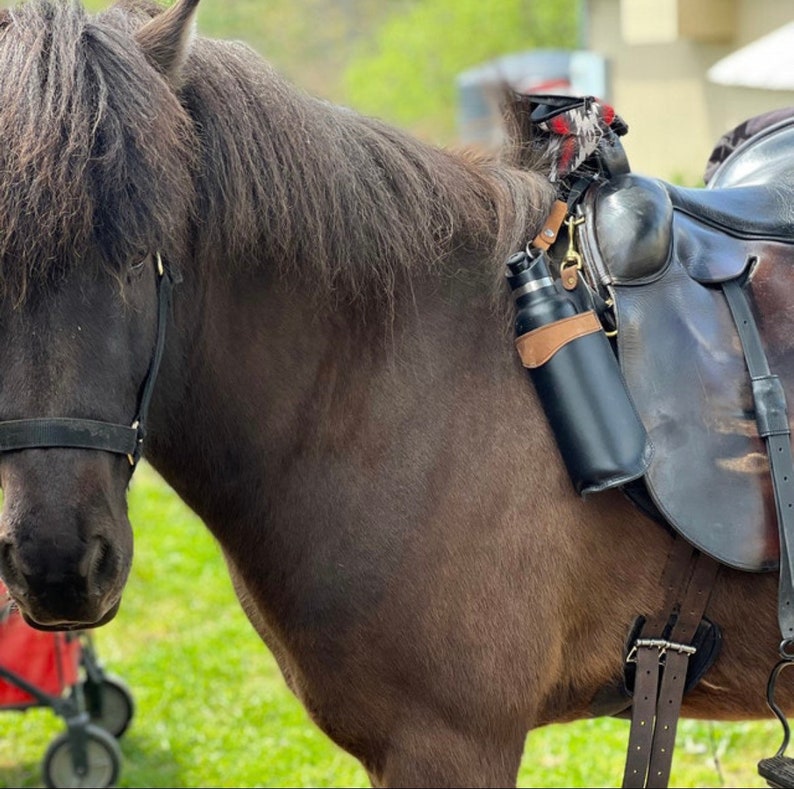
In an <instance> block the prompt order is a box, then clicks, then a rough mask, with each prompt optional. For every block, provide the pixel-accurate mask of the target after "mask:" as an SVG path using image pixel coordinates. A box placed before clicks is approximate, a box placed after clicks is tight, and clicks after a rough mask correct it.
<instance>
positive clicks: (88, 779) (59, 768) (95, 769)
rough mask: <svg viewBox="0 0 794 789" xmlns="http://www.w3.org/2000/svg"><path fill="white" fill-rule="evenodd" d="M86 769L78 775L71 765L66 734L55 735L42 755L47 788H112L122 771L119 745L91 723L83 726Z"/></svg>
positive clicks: (71, 753) (71, 754)
mask: <svg viewBox="0 0 794 789" xmlns="http://www.w3.org/2000/svg"><path fill="white" fill-rule="evenodd" d="M85 750H86V754H85V755H86V763H87V769H86V771H85V773H84V774H82V775H81V774H80V773H78V771H77V769H76V768H75V765H74V759H73V757H74V753H73V748H72V741H71V739H70V737H69V733H68V732H64V733H63V734H60V735H58V736H57V737H56V738H55V739H54V740H53V741H52V742H51V743H50V747H49V748H47V753H46V754H45V755H44V783H45V785H46V786H49V787H54V788H57V787H97V789H105V787H108V786H113V785H114V784H115V783H116V781H117V780H118V777H119V772H120V771H121V751H120V750H119V746H118V743H117V742H116V740H115V739H113V737H111V736H110V735H109V734H108V733H107V732H106V731H105V730H104V729H100V728H99V727H98V726H94V725H92V724H90V723H88V724H86V727H85Z"/></svg>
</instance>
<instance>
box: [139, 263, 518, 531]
mask: <svg viewBox="0 0 794 789" xmlns="http://www.w3.org/2000/svg"><path fill="white" fill-rule="evenodd" d="M185 286H186V288H188V289H189V288H190V287H191V284H190V283H189V282H186V283H185ZM411 289H412V290H413V293H412V295H411V297H410V298H404V297H401V296H398V297H397V298H396V300H395V303H394V314H391V311H390V308H388V307H386V308H384V310H383V314H380V315H377V314H376V313H373V314H371V315H368V316H367V317H366V320H365V319H363V318H362V315H361V314H360V312H358V311H357V310H356V309H350V308H349V307H334V306H333V305H327V306H326V307H325V308H324V307H323V306H322V305H318V303H317V301H316V300H313V299H311V298H309V297H308V296H307V295H306V291H305V290H304V289H302V288H296V287H293V286H291V285H290V284H289V283H286V282H284V281H283V280H279V279H276V278H272V279H270V280H268V279H267V277H265V276H264V275H262V276H261V277H257V276H255V275H253V274H252V275H250V277H249V278H247V279H240V278H238V279H228V278H224V279H218V280H217V282H216V284H215V285H213V286H212V287H211V288H210V289H208V290H207V291H206V292H205V293H204V294H203V296H202V297H201V298H194V294H190V293H189V292H185V293H183V294H181V298H182V305H181V306H182V310H181V311H180V313H178V314H180V315H181V316H182V317H181V321H182V324H183V325H182V326H178V327H177V332H178V335H179V336H178V338H175V340H174V342H175V346H174V348H173V350H172V353H171V354H170V355H169V359H168V360H167V364H166V367H165V370H164V380H162V381H161V382H160V383H159V384H158V386H161V387H162V388H163V389H164V390H165V391H164V392H162V395H161V397H158V399H157V402H155V404H154V406H153V424H152V441H151V458H152V460H153V462H154V464H155V466H156V467H158V469H159V470H160V471H161V472H162V473H163V474H164V476H166V478H167V479H168V480H169V481H170V482H171V484H172V485H174V487H175V488H176V489H177V490H178V491H179V492H180V494H181V495H182V496H183V497H184V498H185V499H186V500H187V501H188V503H189V504H190V505H191V506H192V507H193V508H194V509H195V510H196V511H197V512H199V514H200V515H201V516H202V517H204V518H205V520H207V522H208V523H210V524H212V522H213V521H214V520H220V519H222V518H227V517H228V516H229V514H230V506H231V505H230V503H231V502H235V506H237V507H240V503H241V502H243V503H244V504H245V505H246V506H248V505H250V506H251V507H253V508H255V507H258V506H263V502H264V500H265V499H264V497H263V498H259V499H258V500H257V501H254V500H253V499H252V497H251V492H252V491H261V490H262V488H263V485H264V486H266V487H267V486H268V485H276V486H277V485H278V480H277V479H275V477H276V476H277V474H279V473H280V471H281V470H283V469H287V468H292V467H294V466H295V464H299V463H303V462H306V460H307V457H308V456H311V455H312V453H315V454H316V455H318V456H319V455H320V454H322V453H323V452H331V453H333V452H335V451H337V450H338V451H339V452H342V453H344V452H349V453H357V452H361V451H362V447H363V446H364V445H367V444H372V443H373V442H377V436H376V430H375V429H374V426H375V425H376V423H378V422H379V421H380V423H381V424H385V423H386V422H388V421H389V420H390V419H391V418H392V415H393V414H394V413H395V409H403V410H404V412H405V414H406V415H409V414H411V412H412V411H413V410H414V409H416V408H417V403H424V404H425V406H428V405H429V403H428V401H429V400H433V401H435V407H437V408H439V409H444V408H449V409H453V408H454V402H455V397H454V394H453V393H454V391H455V390H456V389H457V388H458V387H459V386H460V385H461V382H462V381H468V382H471V379H472V372H473V371H475V372H476V371H477V370H482V372H483V376H484V377H487V378H490V379H494V380H498V379H499V378H500V377H502V378H507V377H512V376H513V375H515V369H514V366H513V359H512V353H511V352H512V349H511V348H510V344H509V342H505V335H506V332H505V327H504V324H503V323H502V321H501V320H500V318H499V317H498V315H497V312H498V310H496V309H495V308H494V307H493V305H492V304H491V303H490V299H489V297H488V296H487V295H486V294H483V293H482V288H481V287H480V286H479V283H477V282H474V283H472V282H469V281H468V280H467V277H466V274H465V271H464V273H463V274H460V273H459V274H458V275H457V276H456V277H449V278H447V279H446V280H444V281H442V280H440V279H435V278H428V279H426V280H425V281H417V282H415V283H413V284H412V288H411ZM191 304H193V305H196V307H195V309H196V313H195V314H192V315H191V316H190V317H189V319H187V320H186V315H185V309H186V308H187V305H191ZM199 313H200V314H199ZM188 324H190V325H191V326H192V328H187V329H186V326H187V325H188ZM177 343H178V345H179V347H176V344H177ZM184 359H187V360H188V364H187V365H185V364H184V363H183V361H182V360H184ZM177 360H178V361H177ZM519 380H520V376H519ZM520 385H521V386H524V381H523V380H520ZM158 406H159V407H158ZM308 462H309V463H310V462H312V461H311V460H309V461H308ZM307 467H308V466H307ZM240 514H241V517H249V515H250V513H246V515H243V514H242V513H240Z"/></svg>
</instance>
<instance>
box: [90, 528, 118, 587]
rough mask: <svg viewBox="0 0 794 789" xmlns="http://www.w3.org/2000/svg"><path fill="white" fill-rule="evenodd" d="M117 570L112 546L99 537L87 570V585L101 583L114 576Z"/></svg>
mask: <svg viewBox="0 0 794 789" xmlns="http://www.w3.org/2000/svg"><path fill="white" fill-rule="evenodd" d="M117 570H118V561H117V559H116V554H115V552H114V550H113V548H112V547H111V545H110V543H109V542H108V541H107V540H105V539H102V538H99V539H98V541H97V544H96V546H95V548H94V551H93V555H92V557H91V564H90V567H89V570H88V582H89V585H91V584H92V583H93V584H97V585H99V586H101V585H103V584H104V583H106V582H107V581H109V580H112V579H113V578H114V577H115V576H116V572H117Z"/></svg>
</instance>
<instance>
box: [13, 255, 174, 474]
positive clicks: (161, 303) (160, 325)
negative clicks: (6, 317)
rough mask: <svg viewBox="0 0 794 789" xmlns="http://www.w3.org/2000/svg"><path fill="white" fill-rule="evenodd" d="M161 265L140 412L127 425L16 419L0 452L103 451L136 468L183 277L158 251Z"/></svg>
mask: <svg viewBox="0 0 794 789" xmlns="http://www.w3.org/2000/svg"><path fill="white" fill-rule="evenodd" d="M155 260H156V264H157V340H156V342H155V346H154V353H153V355H152V359H151V362H150V363H149V369H148V371H147V373H146V378H145V379H144V383H143V390H142V392H141V399H140V402H139V404H138V410H137V412H136V415H135V419H133V421H132V423H131V424H130V426H129V427H128V426H127V425H120V424H115V423H113V422H100V421H96V420H93V419H72V418H69V417H49V418H42V419H13V420H8V421H5V422H0V453H2V452H13V451H15V450H20V449H46V448H53V447H61V448H69V449H99V450H103V451H105V452H113V453H116V454H119V455H126V456H127V458H128V460H129V462H130V465H131V466H132V467H133V469H134V468H135V466H136V465H137V463H138V461H139V460H140V459H141V455H142V454H143V440H144V437H145V435H146V430H145V425H146V417H147V415H148V412H149V403H150V402H151V399H152V393H153V392H154V384H155V381H156V380H157V373H158V371H159V369H160V362H161V361H162V358H163V350H164V349H165V335H166V327H167V325H168V316H169V313H170V312H171V301H172V295H173V290H174V285H176V284H178V283H179V282H180V281H181V279H182V278H181V276H180V275H179V274H178V273H177V272H174V271H172V270H171V268H170V266H168V265H166V264H165V263H164V262H163V259H162V257H161V255H160V253H159V252H158V253H157V255H156V258H155Z"/></svg>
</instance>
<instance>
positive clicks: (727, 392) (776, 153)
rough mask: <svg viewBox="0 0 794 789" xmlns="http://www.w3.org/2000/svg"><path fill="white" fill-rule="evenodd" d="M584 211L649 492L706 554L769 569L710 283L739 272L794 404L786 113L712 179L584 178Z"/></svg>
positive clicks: (771, 552) (753, 465) (732, 368)
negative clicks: (591, 181) (688, 183)
mask: <svg viewBox="0 0 794 789" xmlns="http://www.w3.org/2000/svg"><path fill="white" fill-rule="evenodd" d="M582 210H583V214H584V217H585V222H584V225H583V226H582V227H581V228H580V230H579V241H580V245H581V247H582V253H583V258H584V260H585V261H586V264H587V265H588V267H589V269H590V274H591V276H592V278H593V279H594V280H596V281H597V282H598V283H599V284H600V285H601V286H602V287H603V288H605V289H606V290H607V291H608V292H609V294H610V295H611V296H612V298H613V300H614V304H615V307H614V309H615V319H616V323H617V330H618V333H617V353H618V358H619V360H620V367H621V371H622V373H623V376H624V378H625V381H626V385H627V388H628V391H629V393H630V395H631V397H632V400H633V401H634V404H635V406H636V407H637V410H638V412H639V414H640V417H641V419H642V421H643V424H644V425H645V427H646V429H647V431H648V435H649V438H650V440H651V442H652V444H653V448H654V453H653V458H652V460H651V463H650V466H649V468H648V471H647V473H646V475H645V484H646V487H647V490H648V493H649V495H650V496H651V498H652V500H653V502H654V504H655V505H656V507H657V508H658V510H659V511H660V512H661V514H662V515H663V516H664V517H665V519H666V520H667V522H668V523H669V524H670V525H671V526H672V527H673V528H674V529H675V530H676V531H678V532H679V533H681V534H682V536H684V537H685V538H686V539H687V540H689V541H690V542H691V543H692V544H693V545H695V547H697V548H698V549H700V550H701V551H703V552H704V553H707V554H708V555H710V556H712V557H713V558H715V559H717V560H718V561H720V562H722V563H724V564H727V565H729V566H731V567H735V568H737V569H741V570H748V571H756V572H758V571H770V570H773V569H775V568H776V567H777V565H778V560H779V544H778V528H777V518H776V510H775V502H774V491H773V490H772V484H771V479H770V473H769V462H768V459H767V455H766V447H765V443H764V441H763V439H762V438H761V437H760V436H759V435H758V429H757V425H756V421H755V406H754V401H753V396H752V389H751V382H750V379H749V375H748V372H747V367H746V363H745V360H744V355H743V351H742V347H741V344H740V341H739V338H738V334H737V331H736V327H735V325H734V322H733V318H732V316H731V313H730V310H729V309H728V306H727V303H726V300H725V297H724V295H723V292H722V290H721V288H720V287H719V286H720V284H721V283H725V282H727V281H731V280H734V279H737V278H743V279H746V281H747V284H746V288H747V290H748V291H749V294H748V295H749V300H750V303H751V304H752V305H753V309H754V313H755V315H756V320H757V323H758V327H759V331H760V332H761V336H762V338H763V341H764V344H765V349H766V353H767V357H768V360H769V365H770V368H771V370H772V373H774V374H776V375H778V376H779V377H780V379H781V381H782V383H783V386H784V389H785V391H786V394H787V398H788V401H789V402H790V403H794V325H793V324H792V320H794V309H792V308H791V307H790V306H789V305H790V303H791V299H790V294H791V293H794V265H792V263H794V123H792V122H791V121H785V122H783V123H780V124H777V125H776V126H773V127H770V128H769V129H767V130H765V131H763V132H762V133H760V134H759V135H756V136H755V137H753V138H751V139H750V140H748V141H747V142H746V143H745V144H744V145H743V146H741V147H739V148H737V149H736V150H735V151H734V152H733V153H732V154H731V156H729V157H728V158H727V159H726V160H725V161H724V162H723V163H722V165H721V166H720V167H719V169H718V170H717V171H716V173H715V175H714V177H713V178H712V181H711V182H710V184H709V188H705V189H691V188H683V187H679V186H674V185H671V184H668V183H665V182H663V181H660V180H656V179H650V178H645V177H642V176H639V175H635V174H631V173H627V174H623V175H619V176H616V177H613V178H611V179H610V180H608V181H604V182H602V183H597V184H596V185H595V186H594V187H591V188H590V189H589V190H588V191H587V193H586V194H585V197H584V201H583V204H582Z"/></svg>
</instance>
